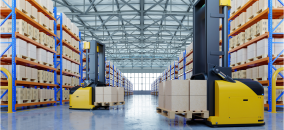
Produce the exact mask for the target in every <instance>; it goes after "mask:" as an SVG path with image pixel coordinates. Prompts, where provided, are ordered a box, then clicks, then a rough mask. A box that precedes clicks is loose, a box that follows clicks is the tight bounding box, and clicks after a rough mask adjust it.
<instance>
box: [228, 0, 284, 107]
mask: <svg viewBox="0 0 284 130" xmlns="http://www.w3.org/2000/svg"><path fill="white" fill-rule="evenodd" d="M234 1H235V2H238V1H239V0H234ZM268 2H269V1H268V0H258V1H255V0H249V1H245V4H243V6H242V8H238V10H236V9H235V7H233V4H232V9H231V13H232V14H231V15H232V16H231V17H230V18H229V20H232V22H231V27H230V29H231V30H230V34H229V36H231V37H232V38H231V39H230V40H229V43H230V49H229V50H230V51H229V53H230V55H231V63H230V64H231V67H232V69H233V70H234V71H235V72H233V73H232V77H233V78H238V79H253V80H255V81H258V82H259V83H261V84H262V85H263V86H269V82H272V81H269V72H268V70H269V69H270V68H269V66H268V64H269V59H270V58H272V60H273V62H272V63H273V66H274V67H275V69H278V68H280V67H283V66H284V65H283V53H282V54H281V55H280V53H281V51H282V50H283V43H284V39H283V32H284V29H283V26H284V25H283V22H282V23H281V24H280V22H281V21H282V20H283V11H284V10H283V5H281V3H280V2H279V1H278V0H272V5H271V7H272V12H269V5H268ZM234 9H235V11H234ZM232 10H233V11H232ZM270 13H272V17H270V18H269V16H270ZM269 19H271V21H272V24H271V25H272V31H270V30H269V28H268V27H269V23H268V21H269ZM278 24H279V25H278ZM277 26H278V27H277ZM276 27H277V28H276ZM271 33H273V35H272V37H271V38H272V42H273V43H269V40H268V39H269V37H270V36H269V34H271ZM270 45H271V46H270ZM269 46H270V47H269ZM269 48H270V49H271V51H269ZM270 54H271V55H272V57H269V55H270ZM277 56H279V58H278V59H275V57H277ZM274 71H275V70H274V69H273V68H272V73H273V72H274ZM280 74H282V75H283V72H281V73H280ZM280 74H279V75H277V84H281V85H283V77H282V76H281V75H280ZM282 92H283V90H276V94H277V97H278V96H279V95H280V94H281V93H282ZM268 95H270V94H268V89H267V88H265V94H264V104H265V107H267V104H268V102H267V101H268ZM270 101H271V100H270ZM278 101H280V102H282V103H280V104H283V98H282V97H280V98H279V100H278ZM277 103H278V102H277Z"/></svg>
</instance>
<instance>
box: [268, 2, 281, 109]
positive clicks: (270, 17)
mask: <svg viewBox="0 0 284 130" xmlns="http://www.w3.org/2000/svg"><path fill="white" fill-rule="evenodd" d="M276 2H277V1H276ZM278 2H280V3H281V5H282V6H284V4H283V2H282V1H281V0H278ZM268 8H269V13H268V32H269V36H268V57H269V62H268V80H269V85H268V104H269V110H268V111H269V112H271V110H272V105H271V104H272V103H271V102H272V95H271V86H272V74H273V73H272V69H274V70H276V68H275V67H274V66H273V63H274V62H275V61H276V59H278V58H279V56H280V55H281V54H282V53H283V51H284V49H283V50H282V51H281V52H280V53H279V54H278V55H277V56H276V58H275V59H273V57H272V44H284V43H283V42H282V43H277V42H272V38H273V36H272V35H273V34H282V35H283V32H282V33H275V32H274V30H276V28H278V26H279V25H281V23H282V22H283V20H284V19H282V20H281V21H280V23H279V24H278V25H277V26H276V27H275V28H274V29H273V28H272V18H273V17H272V16H273V11H272V0H268ZM279 74H280V75H281V76H282V78H283V75H282V74H281V73H279ZM283 93H284V91H283V92H282V93H281V94H280V95H279V96H278V97H277V99H276V101H277V100H278V99H279V98H280V97H281V96H282V95H283Z"/></svg>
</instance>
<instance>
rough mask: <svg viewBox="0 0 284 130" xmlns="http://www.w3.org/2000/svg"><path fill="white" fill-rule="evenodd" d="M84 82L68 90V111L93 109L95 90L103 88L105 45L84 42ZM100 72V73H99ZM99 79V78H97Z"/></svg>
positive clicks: (96, 42)
mask: <svg viewBox="0 0 284 130" xmlns="http://www.w3.org/2000/svg"><path fill="white" fill-rule="evenodd" d="M84 49H85V50H86V59H87V60H86V80H85V81H84V83H83V85H82V86H75V87H73V88H71V89H70V95H69V96H70V100H69V101H70V105H69V108H70V109H94V108H95V105H94V102H95V98H96V96H95V90H96V89H95V88H96V87H105V86H106V85H105V73H104V72H105V45H104V44H102V43H100V42H98V41H95V40H93V41H90V42H84ZM99 72H100V73H99ZM98 77H99V78H98Z"/></svg>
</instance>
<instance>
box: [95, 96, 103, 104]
mask: <svg viewBox="0 0 284 130" xmlns="http://www.w3.org/2000/svg"><path fill="white" fill-rule="evenodd" d="M95 102H104V95H103V94H96V100H95Z"/></svg>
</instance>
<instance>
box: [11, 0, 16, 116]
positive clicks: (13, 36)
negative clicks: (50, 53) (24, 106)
mask: <svg viewBox="0 0 284 130" xmlns="http://www.w3.org/2000/svg"><path fill="white" fill-rule="evenodd" d="M15 9H16V0H12V43H11V44H12V93H13V94H12V102H13V103H12V111H13V112H16V109H15V104H16V84H15V81H16V72H17V70H16V58H15V57H16V11H15Z"/></svg>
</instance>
